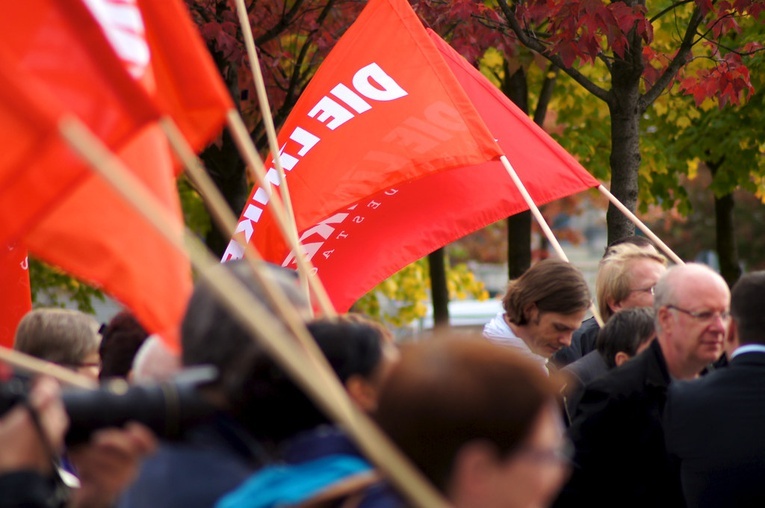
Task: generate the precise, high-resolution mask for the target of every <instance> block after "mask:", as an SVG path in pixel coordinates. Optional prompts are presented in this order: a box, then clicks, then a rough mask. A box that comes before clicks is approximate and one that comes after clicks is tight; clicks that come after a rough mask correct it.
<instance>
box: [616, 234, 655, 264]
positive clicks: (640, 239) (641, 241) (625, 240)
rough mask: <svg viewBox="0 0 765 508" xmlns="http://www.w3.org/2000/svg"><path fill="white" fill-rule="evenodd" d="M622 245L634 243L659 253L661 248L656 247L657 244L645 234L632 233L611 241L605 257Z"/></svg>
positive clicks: (641, 247) (636, 245)
mask: <svg viewBox="0 0 765 508" xmlns="http://www.w3.org/2000/svg"><path fill="white" fill-rule="evenodd" d="M622 245H634V246H635V247H638V248H640V249H643V250H648V251H651V252H656V253H657V254H658V253H659V249H657V248H656V245H654V243H653V242H652V241H651V240H649V239H648V238H646V237H644V236H637V235H632V236H625V237H622V238H619V239H618V240H614V241H613V242H611V243H609V244H608V245H607V246H606V249H605V252H604V253H603V259H606V258H607V257H608V256H610V255H611V254H613V253H614V252H616V251H617V250H618V249H620V248H621V247H620V246H622Z"/></svg>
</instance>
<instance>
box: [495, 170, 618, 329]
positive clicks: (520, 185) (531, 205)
mask: <svg viewBox="0 0 765 508" xmlns="http://www.w3.org/2000/svg"><path fill="white" fill-rule="evenodd" d="M500 160H501V161H502V165H503V166H504V167H505V170H506V171H507V174H508V175H510V178H511V179H512V180H513V183H514V184H515V186H516V187H517V188H518V191H519V192H520V193H521V196H522V197H523V200H524V201H525V202H526V205H528V207H529V210H531V214H532V215H533V216H534V218H535V219H536V221H537V223H538V224H539V227H540V228H542V231H543V232H544V235H545V236H546V237H547V240H548V241H549V242H550V245H552V246H553V249H555V252H556V253H557V254H558V257H560V258H561V259H562V260H563V261H566V262H570V261H569V259H568V256H566V253H565V252H563V248H562V247H561V246H560V243H558V239H557V238H555V235H554V234H553V232H552V229H550V226H548V225H547V221H545V218H544V217H542V212H540V211H539V208H538V207H537V205H536V203H534V200H533V199H531V195H530V194H529V192H528V191H527V190H526V186H525V185H523V182H521V179H520V178H518V173H516V172H515V169H514V168H513V166H512V164H510V161H509V160H507V157H505V156H504V155H503V156H502V157H500ZM590 311H591V312H592V315H593V316H594V317H595V321H597V322H598V325H599V326H600V327H601V328H602V327H603V318H602V317H601V316H600V312H598V308H597V307H596V306H595V303H594V302H593V303H591V304H590Z"/></svg>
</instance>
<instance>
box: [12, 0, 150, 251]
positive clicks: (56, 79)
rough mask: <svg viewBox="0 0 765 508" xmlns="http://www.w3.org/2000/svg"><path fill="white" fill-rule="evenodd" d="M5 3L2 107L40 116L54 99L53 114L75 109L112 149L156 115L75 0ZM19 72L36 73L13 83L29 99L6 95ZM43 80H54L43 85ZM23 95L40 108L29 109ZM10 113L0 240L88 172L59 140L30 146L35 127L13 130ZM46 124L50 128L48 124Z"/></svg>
mask: <svg viewBox="0 0 765 508" xmlns="http://www.w3.org/2000/svg"><path fill="white" fill-rule="evenodd" d="M69 4H71V5H69ZM5 7H6V8H7V9H6V13H5V15H3V16H2V17H0V62H2V66H3V67H4V68H5V69H6V70H7V71H8V72H9V73H10V75H9V76H6V77H4V78H3V80H4V87H10V88H7V90H6V94H5V95H6V96H5V97H4V99H5V105H6V107H7V108H15V109H16V110H18V109H19V108H22V112H21V113H20V114H21V115H23V114H25V113H23V108H26V111H28V113H26V114H28V115H40V114H42V113H41V110H42V109H43V108H47V109H48V110H51V111H52V110H54V109H55V108H56V104H60V105H61V108H60V110H59V111H58V112H59V113H61V112H62V111H63V108H64V107H66V109H67V110H69V111H72V112H75V113H76V114H77V116H78V117H79V118H80V119H81V120H82V121H83V122H85V123H86V124H87V125H88V127H90V129H91V130H93V131H94V132H95V133H96V134H97V135H98V136H99V137H101V139H102V140H103V141H104V142H105V143H106V144H107V145H108V146H109V147H110V148H112V149H115V150H116V149H119V147H121V146H122V145H124V144H125V143H126V142H127V141H128V140H129V139H130V138H131V137H132V136H133V134H134V133H135V132H136V131H137V130H138V129H139V128H141V127H142V126H144V125H146V124H147V123H149V122H151V121H154V120H156V119H157V118H158V117H159V111H158V110H157V108H156V107H154V105H153V104H151V102H149V101H148V100H147V97H146V95H145V93H144V92H143V91H142V90H141V89H140V88H138V87H136V86H135V83H134V82H133V80H132V79H131V78H130V76H129V75H128V74H127V72H126V71H125V69H124V66H123V65H122V64H121V62H119V61H115V59H114V58H113V56H112V52H111V49H110V48H109V46H108V44H106V40H105V38H104V36H103V34H102V32H101V30H100V29H99V27H98V26H94V25H93V24H92V23H90V24H88V23H87V22H83V20H84V21H87V20H89V19H90V15H89V13H88V12H87V10H86V9H85V8H84V7H83V6H82V5H81V4H80V3H79V2H73V1H63V2H61V3H56V2H51V1H49V0H47V1H43V0H29V1H24V2H13V3H10V4H8V5H6V6H5ZM51 48H58V51H51ZM16 69H18V71H16ZM14 72H15V73H16V75H13V74H14ZM22 75H23V76H32V77H34V78H36V79H25V80H24V81H25V82H23V83H22V82H20V83H21V84H20V87H22V88H24V94H25V95H27V96H28V97H29V98H30V99H29V100H22V99H17V100H18V101H19V103H18V104H15V103H14V99H13V97H18V96H19V93H20V91H19V90H18V89H17V90H12V89H11V88H13V85H12V84H11V82H13V81H15V80H17V78H18V77H19V76H22ZM48 83H51V84H55V85H53V86H52V87H47V86H46V85H47V84H48ZM46 88H48V89H46ZM30 101H31V102H35V103H37V104H40V105H42V106H41V108H40V109H39V110H38V111H36V112H34V111H33V110H32V109H31V106H30V105H29V103H30ZM54 116H55V115H54ZM14 118H16V119H18V118H19V116H18V115H10V116H7V115H6V117H5V118H4V120H3V123H1V124H0V129H2V131H0V133H2V135H3V140H4V144H5V148H4V149H3V154H2V155H0V163H1V164H0V165H1V166H2V173H1V174H0V221H1V222H0V243H2V241H3V240H5V241H13V240H14V239H18V238H19V236H20V235H21V234H23V232H24V231H26V230H27V229H29V227H30V225H31V224H33V223H34V222H35V221H37V220H38V218H39V217H40V216H42V215H44V214H47V213H50V211H51V208H50V207H51V206H52V205H54V204H55V203H56V202H57V201H58V199H59V196H60V195H62V194H65V193H66V192H67V191H68V190H69V189H71V188H73V186H75V185H77V184H79V183H80V182H81V181H82V179H83V178H85V177H87V176H88V175H89V171H88V170H87V168H86V166H85V165H84V164H82V163H81V162H80V161H78V160H77V159H76V158H75V157H74V154H73V153H71V152H70V151H68V150H61V149H60V148H61V147H60V146H59V147H58V148H59V150H54V146H55V144H54V145H38V144H36V142H35V140H34V132H36V130H32V131H28V130H27V129H25V128H18V129H17V128H16V126H15V125H14V124H13V123H12V122H13V121H14V120H13V119H14ZM9 122H10V123H9ZM40 125H46V123H45V122H44V121H41V123H40ZM48 125H49V126H50V127H51V128H52V129H54V130H55V128H54V126H55V124H54V123H49V124H48ZM30 133H31V134H32V135H30ZM51 150H52V151H51ZM52 168H55V170H52Z"/></svg>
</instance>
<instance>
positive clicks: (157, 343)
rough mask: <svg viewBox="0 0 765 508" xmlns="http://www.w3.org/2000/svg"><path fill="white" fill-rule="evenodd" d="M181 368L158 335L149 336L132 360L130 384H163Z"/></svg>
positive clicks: (178, 359) (175, 356) (175, 354)
mask: <svg viewBox="0 0 765 508" xmlns="http://www.w3.org/2000/svg"><path fill="white" fill-rule="evenodd" d="M180 368H181V359H180V357H179V356H178V354H177V353H175V352H173V351H171V350H170V349H169V348H168V347H167V346H165V345H164V343H163V342H162V339H161V338H160V337H159V335H151V336H149V337H148V338H147V339H146V340H145V341H144V342H143V344H142V345H141V347H140V348H139V349H138V352H137V353H136V354H135V358H133V366H132V369H131V371H130V375H129V380H130V382H132V383H150V382H155V383H157V382H163V381H167V380H168V379H170V378H171V377H173V376H174V375H175V374H176V373H177V372H178V371H179V370H180Z"/></svg>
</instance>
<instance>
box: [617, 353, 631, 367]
mask: <svg viewBox="0 0 765 508" xmlns="http://www.w3.org/2000/svg"><path fill="white" fill-rule="evenodd" d="M630 358H632V357H631V356H630V355H628V354H627V353H625V352H624V351H619V352H618V353H616V356H614V363H615V364H616V366H617V367H621V366H622V365H624V364H625V363H627V360H629V359H630Z"/></svg>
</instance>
